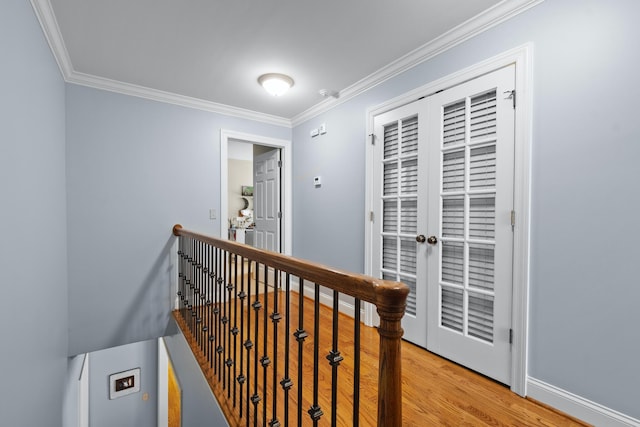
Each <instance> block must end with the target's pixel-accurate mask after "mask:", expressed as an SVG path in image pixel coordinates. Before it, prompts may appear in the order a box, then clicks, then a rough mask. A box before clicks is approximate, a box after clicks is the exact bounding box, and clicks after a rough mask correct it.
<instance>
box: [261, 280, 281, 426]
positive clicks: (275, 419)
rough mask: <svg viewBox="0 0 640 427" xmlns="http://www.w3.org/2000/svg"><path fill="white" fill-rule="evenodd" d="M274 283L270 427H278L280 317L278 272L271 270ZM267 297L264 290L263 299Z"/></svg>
mask: <svg viewBox="0 0 640 427" xmlns="http://www.w3.org/2000/svg"><path fill="white" fill-rule="evenodd" d="M273 276H274V283H273V313H271V316H270V317H271V322H272V323H273V381H272V384H271V387H272V388H271V393H272V407H271V414H272V415H271V421H269V426H270V427H280V421H278V323H280V319H281V318H282V316H281V315H280V313H279V312H278V298H279V297H280V272H279V271H278V270H276V269H274V270H273ZM266 295H268V293H267V290H266V288H265V297H266Z"/></svg>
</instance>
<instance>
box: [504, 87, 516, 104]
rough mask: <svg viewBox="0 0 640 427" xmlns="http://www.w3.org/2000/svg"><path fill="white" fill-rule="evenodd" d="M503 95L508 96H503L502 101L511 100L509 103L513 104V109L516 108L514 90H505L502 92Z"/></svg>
mask: <svg viewBox="0 0 640 427" xmlns="http://www.w3.org/2000/svg"><path fill="white" fill-rule="evenodd" d="M504 94H505V95H506V94H509V95H508V96H505V98H504V99H509V98H511V101H512V102H513V108H516V90H515V89H514V90H506V91H505V92H504Z"/></svg>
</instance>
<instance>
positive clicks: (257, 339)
mask: <svg viewBox="0 0 640 427" xmlns="http://www.w3.org/2000/svg"><path fill="white" fill-rule="evenodd" d="M259 282H260V264H259V263H257V262H256V280H255V297H254V298H255V301H254V302H253V304H252V307H253V309H254V310H255V319H254V321H253V323H254V327H255V331H254V334H253V337H254V340H255V357H254V358H253V365H254V366H253V367H254V370H253V375H254V380H253V395H252V396H251V402H252V403H253V425H254V427H257V426H258V403H260V395H259V394H258V348H259V347H258V346H259V345H260V337H259V336H258V333H259V329H258V328H259V323H260V322H259V315H260V308H261V307H262V303H260V298H259V295H260V283H259Z"/></svg>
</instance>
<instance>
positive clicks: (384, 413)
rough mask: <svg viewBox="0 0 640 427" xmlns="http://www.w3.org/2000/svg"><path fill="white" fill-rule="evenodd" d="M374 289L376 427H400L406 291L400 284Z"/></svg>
mask: <svg viewBox="0 0 640 427" xmlns="http://www.w3.org/2000/svg"><path fill="white" fill-rule="evenodd" d="M396 285H397V286H394V287H384V288H382V289H380V288H379V289H378V290H377V291H378V304H376V306H377V311H378V315H379V316H380V326H379V327H378V334H379V335H380V365H379V369H378V427H401V426H402V355H401V352H402V351H401V349H402V347H401V345H402V341H401V340H402V334H403V333H404V331H403V330H402V316H403V315H404V310H405V307H406V300H407V295H408V293H409V288H408V287H407V286H406V285H404V284H401V283H398V284H396Z"/></svg>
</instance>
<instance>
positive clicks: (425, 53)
mask: <svg viewBox="0 0 640 427" xmlns="http://www.w3.org/2000/svg"><path fill="white" fill-rule="evenodd" d="M543 1H544V0H504V1H502V2H500V3H498V4H496V5H495V6H493V7H491V8H489V9H487V10H485V11H483V12H481V13H480V14H478V15H476V16H474V17H473V18H471V19H469V20H467V21H465V22H463V23H462V24H460V25H458V26H457V27H455V28H452V29H451V30H449V31H447V32H446V33H444V34H443V35H441V36H439V37H437V38H435V39H433V40H431V41H430V42H428V43H426V44H424V45H422V46H420V47H419V48H417V49H415V50H413V51H412V52H409V53H408V54H406V55H404V56H402V57H400V58H398V59H397V60H395V61H393V62H391V63H390V64H388V65H386V66H384V67H382V68H381V69H379V70H378V71H376V72H374V73H372V74H370V75H368V76H367V77H365V78H363V79H362V80H360V81H358V82H356V83H354V84H353V85H351V86H349V87H347V88H346V89H343V90H341V91H340V94H339V96H338V98H332V99H326V100H324V101H322V102H320V103H318V104H316V105H314V106H313V107H311V108H309V109H308V110H306V111H304V112H302V113H300V114H298V115H296V116H294V117H293V119H292V120H291V122H292V125H293V126H298V125H299V124H301V123H303V122H305V121H307V120H309V119H311V118H313V117H315V116H317V115H319V114H322V113H324V112H326V111H327V110H330V109H331V108H334V107H336V106H338V105H340V104H343V103H345V102H347V101H349V100H350V99H352V98H355V97H356V96H358V95H360V94H361V93H363V92H366V91H367V90H369V89H371V88H373V87H375V86H377V85H379V84H381V83H384V82H385V81H387V80H389V79H391V78H393V77H395V76H397V75H398V74H401V73H403V72H405V71H407V70H409V69H411V68H413V67H415V66H416V65H418V64H420V63H422V62H425V61H427V60H429V59H431V58H433V57H435V56H437V55H439V54H441V53H443V52H445V51H447V50H449V49H451V48H453V47H455V46H457V45H459V44H460V43H462V42H464V41H466V40H469V39H470V38H472V37H475V36H477V35H478V34H480V33H482V32H484V31H487V30H489V29H491V28H493V27H495V26H496V25H499V24H501V23H502V22H504V21H506V20H508V19H511V18H513V17H514V16H516V15H518V14H520V13H522V12H525V11H527V10H528V9H530V8H532V7H534V6H536V5H538V4H540V3H542V2H543Z"/></svg>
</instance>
